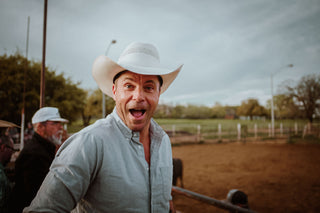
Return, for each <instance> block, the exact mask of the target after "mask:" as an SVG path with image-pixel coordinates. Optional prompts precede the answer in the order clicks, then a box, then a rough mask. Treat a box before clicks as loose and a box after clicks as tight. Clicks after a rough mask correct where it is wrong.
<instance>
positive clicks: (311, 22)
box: [0, 0, 320, 105]
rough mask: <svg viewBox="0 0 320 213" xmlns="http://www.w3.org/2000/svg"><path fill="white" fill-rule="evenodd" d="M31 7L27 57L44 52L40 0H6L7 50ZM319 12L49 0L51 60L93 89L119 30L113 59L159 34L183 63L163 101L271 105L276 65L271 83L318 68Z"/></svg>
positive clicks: (181, 1)
mask: <svg viewBox="0 0 320 213" xmlns="http://www.w3.org/2000/svg"><path fill="white" fill-rule="evenodd" d="M28 16H30V18H31V25H30V40H29V59H35V60H38V61H40V60H41V51H42V26H43V1H41V0H28V1H23V0H3V1H1V2H0V27H1V32H0V54H3V53H7V54H12V53H14V52H15V51H16V49H17V48H18V49H19V50H20V51H21V52H22V53H25V46H26V44H25V43H26V28H27V27H26V26H27V17H28ZM319 20H320V2H319V1H318V0H306V1H291V0H284V1H277V0H271V1H262V0H258V1H249V0H246V1H212V0H203V1H191V0H173V1H169V0H164V1H154V0H151V1H144V0H138V1H130V0H119V1H102V0H100V1H98V0H93V1H85V0H81V1H79V0H77V1H75V0H68V1H50V0H49V3H48V22H47V54H46V64H47V65H48V66H50V67H52V68H54V69H56V70H57V71H58V72H64V73H65V75H66V76H67V77H70V78H71V79H72V80H73V81H74V82H78V81H80V82H81V86H82V87H83V88H86V89H90V88H91V89H96V88H97V86H96V84H95V82H94V80H93V78H92V77H91V66H92V63H93V61H94V59H95V58H96V57H97V56H98V55H101V54H105V51H106V48H107V46H108V44H109V43H110V41H111V40H112V39H116V40H117V43H116V44H114V45H112V47H111V48H110V51H109V53H108V56H109V57H110V58H112V59H114V60H117V58H118V56H119V55H120V53H121V51H122V50H123V49H124V48H125V46H126V45H128V44H129V43H131V42H132V41H146V42H152V43H155V44H156V46H157V47H158V48H159V51H160V55H161V60H162V62H163V64H167V65H168V66H169V67H172V68H175V66H176V65H177V64H180V63H184V67H183V70H182V72H181V73H180V75H179V76H178V78H177V79H176V81H175V82H174V83H173V84H172V86H171V87H170V88H169V89H168V91H167V92H166V93H164V94H163V96H162V98H161V100H162V102H167V103H174V104H178V103H185V104H187V103H192V104H206V105H213V104H214V103H215V102H220V103H222V104H229V105H238V104H240V103H241V101H242V100H245V99H247V98H257V99H259V101H260V103H261V104H265V103H266V100H267V99H269V98H270V75H271V74H272V73H276V74H275V78H274V85H275V88H274V91H276V87H277V86H278V85H279V84H281V82H283V81H285V80H288V79H293V80H298V79H300V78H301V77H302V76H303V75H306V74H312V73H319V65H320V64H319V63H320V62H319V61H320V60H319V56H320V37H319V34H320V32H319V31H320V24H319ZM291 63H292V64H294V67H293V68H286V65H287V64H291Z"/></svg>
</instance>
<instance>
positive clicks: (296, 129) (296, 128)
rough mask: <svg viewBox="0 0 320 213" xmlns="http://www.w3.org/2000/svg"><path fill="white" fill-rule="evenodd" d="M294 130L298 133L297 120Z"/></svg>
mask: <svg viewBox="0 0 320 213" xmlns="http://www.w3.org/2000/svg"><path fill="white" fill-rule="evenodd" d="M294 132H295V134H296V135H297V134H298V124H297V122H295V123H294Z"/></svg>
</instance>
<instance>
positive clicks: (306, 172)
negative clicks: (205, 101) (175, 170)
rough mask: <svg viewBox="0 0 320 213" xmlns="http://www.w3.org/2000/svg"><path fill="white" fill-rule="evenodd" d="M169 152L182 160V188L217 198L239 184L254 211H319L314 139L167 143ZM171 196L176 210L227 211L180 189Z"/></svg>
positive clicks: (319, 155) (319, 159)
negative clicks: (306, 141) (307, 141)
mask: <svg viewBox="0 0 320 213" xmlns="http://www.w3.org/2000/svg"><path fill="white" fill-rule="evenodd" d="M173 157H176V158H180V159H182V160H183V163H184V180H183V181H184V188H185V189H187V190H190V191H193V192H197V193H199V194H203V195H206V196H209V197H212V198H215V199H218V200H223V199H225V198H226V195H227V193H228V191H229V190H230V189H239V190H242V191H244V192H245V193H246V194H247V195H248V200H249V206H250V208H251V209H252V210H254V211H256V212H320V145H319V144H287V143H285V141H276V142H274V141H273V142H256V143H255V142H247V143H246V144H244V143H226V144H224V143H222V144H199V145H183V146H174V147H173ZM178 186H180V185H179V182H178ZM173 201H174V205H175V208H176V210H177V211H180V212H182V213H189V212H190V213H191V212H192V213H194V212H227V211H226V210H223V209H219V208H217V207H214V206H211V205H209V204H206V203H203V202H200V201H197V200H193V199H191V198H187V197H185V196H183V195H178V194H174V198H173Z"/></svg>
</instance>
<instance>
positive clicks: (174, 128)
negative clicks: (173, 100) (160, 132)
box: [172, 125, 176, 137]
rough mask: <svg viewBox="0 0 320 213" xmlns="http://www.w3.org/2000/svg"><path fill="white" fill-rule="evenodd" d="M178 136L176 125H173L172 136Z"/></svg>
mask: <svg viewBox="0 0 320 213" xmlns="http://www.w3.org/2000/svg"><path fill="white" fill-rule="evenodd" d="M175 134H176V125H172V136H173V137H174V136H175Z"/></svg>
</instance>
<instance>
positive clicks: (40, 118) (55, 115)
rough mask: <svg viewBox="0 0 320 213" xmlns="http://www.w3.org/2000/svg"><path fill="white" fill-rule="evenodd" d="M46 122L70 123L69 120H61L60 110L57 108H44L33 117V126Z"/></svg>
mask: <svg viewBox="0 0 320 213" xmlns="http://www.w3.org/2000/svg"><path fill="white" fill-rule="evenodd" d="M45 121H59V122H63V123H68V122H69V121H68V120H67V119H64V118H61V116H60V113H59V109H58V108H56V107H43V108H41V109H39V110H38V111H37V112H36V113H35V114H34V115H33V117H32V124H35V123H40V122H45Z"/></svg>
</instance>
